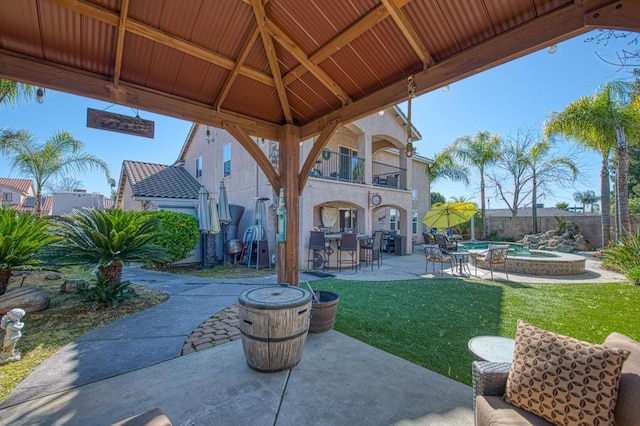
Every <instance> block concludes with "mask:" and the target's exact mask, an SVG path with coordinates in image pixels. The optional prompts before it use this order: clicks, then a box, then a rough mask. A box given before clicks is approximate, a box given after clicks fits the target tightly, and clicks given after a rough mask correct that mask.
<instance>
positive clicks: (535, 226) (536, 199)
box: [531, 167, 538, 234]
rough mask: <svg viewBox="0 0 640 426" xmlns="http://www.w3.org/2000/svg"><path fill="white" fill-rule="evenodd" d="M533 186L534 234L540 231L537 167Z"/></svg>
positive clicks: (532, 215) (532, 225)
mask: <svg viewBox="0 0 640 426" xmlns="http://www.w3.org/2000/svg"><path fill="white" fill-rule="evenodd" d="M532 184H533V188H532V189H531V220H532V223H531V232H532V233H533V234H537V233H538V206H537V205H536V204H537V203H538V188H537V185H538V183H537V182H536V168H535V167H534V168H533V181H532Z"/></svg>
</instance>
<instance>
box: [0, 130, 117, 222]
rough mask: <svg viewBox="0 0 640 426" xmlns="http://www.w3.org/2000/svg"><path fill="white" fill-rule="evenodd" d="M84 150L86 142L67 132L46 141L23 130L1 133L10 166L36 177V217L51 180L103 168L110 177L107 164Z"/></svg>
mask: <svg viewBox="0 0 640 426" xmlns="http://www.w3.org/2000/svg"><path fill="white" fill-rule="evenodd" d="M83 149H84V144H83V143H82V142H80V141H79V140H77V139H75V138H74V137H73V136H72V135H71V134H70V133H69V132H65V131H59V132H56V133H54V134H53V136H52V137H51V138H49V139H47V141H46V142H45V143H44V144H39V143H38V142H36V140H35V138H34V136H33V135H32V134H31V133H29V131H27V130H24V129H21V130H18V131H14V130H9V129H5V130H3V131H2V132H1V133H0V152H1V153H3V154H6V155H9V156H10V160H9V161H10V164H11V168H12V169H17V170H18V171H19V172H20V174H21V175H23V176H28V177H31V178H33V179H34V180H35V192H36V203H35V209H34V210H35V214H36V216H37V217H40V216H41V214H42V201H41V200H42V189H43V187H44V185H45V184H47V182H48V181H49V179H51V178H55V177H56V176H57V175H70V174H72V173H74V172H84V171H88V170H99V171H104V173H105V175H106V176H107V178H108V177H109V166H108V165H107V163H106V162H105V161H103V160H102V159H100V158H98V157H96V156H95V155H93V154H89V153H86V152H84V151H83Z"/></svg>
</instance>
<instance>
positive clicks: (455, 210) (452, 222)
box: [422, 203, 478, 228]
mask: <svg viewBox="0 0 640 426" xmlns="http://www.w3.org/2000/svg"><path fill="white" fill-rule="evenodd" d="M477 212H478V209H477V207H476V206H475V204H473V203H444V204H443V203H436V204H434V205H433V206H431V210H429V211H428V212H427V214H425V215H424V217H423V218H422V223H424V224H425V225H427V226H428V227H431V228H451V227H452V226H456V225H459V224H461V223H465V222H467V221H469V219H471V218H472V217H473V215H474V214H476V213H477Z"/></svg>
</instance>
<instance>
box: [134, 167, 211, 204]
mask: <svg viewBox="0 0 640 426" xmlns="http://www.w3.org/2000/svg"><path fill="white" fill-rule="evenodd" d="M122 170H123V173H124V174H125V175H126V177H127V180H128V181H129V183H130V184H131V188H132V190H133V195H134V196H135V197H157V198H182V199H197V198H198V191H199V190H200V183H199V182H198V181H197V180H196V179H195V178H194V177H193V176H191V175H190V174H189V172H188V171H186V170H185V169H184V168H183V167H176V166H166V165H164V164H153V163H143V162H138V161H127V160H125V161H123V162H122Z"/></svg>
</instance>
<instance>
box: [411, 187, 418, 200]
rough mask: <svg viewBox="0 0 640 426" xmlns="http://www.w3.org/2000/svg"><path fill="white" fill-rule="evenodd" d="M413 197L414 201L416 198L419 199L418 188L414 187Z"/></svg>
mask: <svg viewBox="0 0 640 426" xmlns="http://www.w3.org/2000/svg"><path fill="white" fill-rule="evenodd" d="M411 199H412V200H413V201H415V200H417V199H418V190H417V189H412V190H411Z"/></svg>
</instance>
